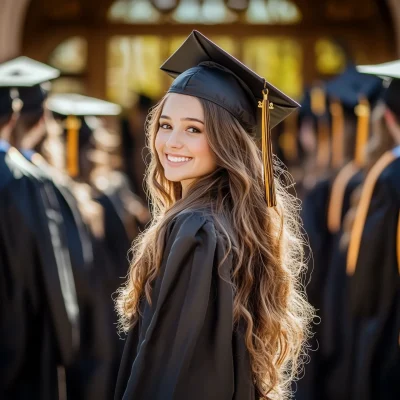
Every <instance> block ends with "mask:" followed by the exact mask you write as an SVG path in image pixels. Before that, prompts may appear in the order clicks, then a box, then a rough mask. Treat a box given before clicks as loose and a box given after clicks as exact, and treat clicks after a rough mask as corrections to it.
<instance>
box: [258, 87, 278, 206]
mask: <svg viewBox="0 0 400 400" xmlns="http://www.w3.org/2000/svg"><path fill="white" fill-rule="evenodd" d="M262 94H263V100H262V102H259V103H258V106H259V107H261V109H262V120H261V129H262V139H261V140H262V147H261V149H262V159H263V167H264V183H265V195H266V201H267V205H268V207H275V206H276V194H275V182H274V166H273V158H272V157H273V156H272V140H271V128H270V112H269V110H273V109H274V104H273V103H271V102H270V101H269V99H268V89H264V90H263V92H262Z"/></svg>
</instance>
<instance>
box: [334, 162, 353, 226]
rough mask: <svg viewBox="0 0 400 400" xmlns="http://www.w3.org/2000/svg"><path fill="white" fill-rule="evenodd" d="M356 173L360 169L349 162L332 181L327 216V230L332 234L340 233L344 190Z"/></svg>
mask: <svg viewBox="0 0 400 400" xmlns="http://www.w3.org/2000/svg"><path fill="white" fill-rule="evenodd" d="M358 171H360V169H359V168H358V167H357V166H356V165H355V164H354V162H353V161H350V162H349V163H348V164H346V165H345V166H344V167H343V168H342V169H341V170H340V171H339V173H338V174H337V175H336V178H335V180H334V181H333V184H332V190H331V195H330V198H329V205H328V216H327V226H328V230H329V232H330V233H332V234H335V233H338V232H339V231H340V228H341V226H342V212H343V201H344V195H345V192H346V188H347V185H348V184H349V182H350V179H351V178H352V177H353V176H354V175H355V174H356V173H357V172H358Z"/></svg>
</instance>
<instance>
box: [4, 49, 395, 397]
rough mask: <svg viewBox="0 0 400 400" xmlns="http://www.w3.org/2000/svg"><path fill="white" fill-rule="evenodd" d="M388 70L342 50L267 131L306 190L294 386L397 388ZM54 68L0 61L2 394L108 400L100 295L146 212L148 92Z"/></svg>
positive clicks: (108, 294)
mask: <svg viewBox="0 0 400 400" xmlns="http://www.w3.org/2000/svg"><path fill="white" fill-rule="evenodd" d="M371 68H372V67H371ZM393 71H394V72H393ZM398 71H400V62H397V63H394V64H392V66H391V67H390V66H389V67H388V68H386V69H385V70H378V71H376V70H374V69H373V68H372V69H371V70H370V71H369V70H368V68H367V69H366V70H365V71H359V70H357V69H356V67H355V66H354V65H351V64H349V65H348V66H347V68H346V70H345V71H344V72H343V73H342V74H341V75H339V76H337V77H335V78H332V79H331V80H329V81H325V82H316V83H315V84H314V85H313V86H311V87H309V88H307V90H306V91H305V93H304V98H303V100H302V102H301V105H302V107H301V109H300V111H299V113H297V114H293V115H292V116H291V117H290V118H288V119H287V120H286V121H285V123H284V124H282V126H280V127H278V128H277V129H276V130H275V131H274V132H273V135H274V136H273V139H274V146H275V153H276V154H277V156H278V158H279V159H280V160H281V161H282V162H283V164H284V165H285V166H286V167H287V169H288V171H289V172H290V173H291V174H292V176H293V178H294V182H295V185H291V186H290V189H291V190H292V191H293V193H294V194H296V195H298V196H299V197H301V198H302V200H303V206H302V218H303V221H304V228H305V233H306V235H307V240H308V241H309V244H310V246H309V247H308V246H306V252H307V257H308V264H309V268H308V271H307V273H306V282H305V284H306V288H307V294H308V297H309V300H310V302H311V303H312V304H313V306H314V307H315V308H316V309H317V314H318V316H319V321H318V323H317V324H316V325H315V335H314V337H313V339H312V341H311V343H310V344H309V347H310V352H309V355H308V357H309V362H308V363H307V364H306V367H305V371H304V374H303V377H302V379H300V380H299V381H298V382H296V384H295V387H294V390H295V391H296V394H295V397H296V399H298V400H303V399H305V400H313V399H318V400H319V399H335V400H347V399H362V400H368V399H385V400H386V399H398V398H400V389H399V385H398V383H397V378H398V377H399V376H400V350H399V328H400V312H399V311H400V310H399V298H400V296H399V271H400V222H399V210H400V178H399V177H400V158H399V157H400V150H399V147H397V146H399V145H400V107H399V104H400V85H399V82H400V73H399V72H398ZM364 72H366V73H364ZM396 74H397V75H396ZM57 76H58V72H57V70H55V69H54V68H51V67H48V66H46V65H44V64H41V63H37V62H35V61H33V60H30V59H28V58H26V57H20V58H18V59H15V60H11V61H9V62H7V63H5V64H3V65H0V310H1V314H0V335H1V336H0V354H1V357H0V367H1V374H0V398H1V399H13V400H14V399H28V398H29V399H40V400H46V399H55V398H58V399H74V400H75V399H77V400H79V399H82V400H91V399H93V400H94V399H96V400H101V399H112V398H113V391H114V386H115V381H116V376H117V372H118V366H119V362H120V358H121V354H122V348H123V344H124V341H123V340H121V339H120V338H119V336H118V326H117V319H116V313H115V310H114V303H113V299H112V296H113V294H114V293H115V292H116V290H117V289H118V288H119V287H120V286H121V284H122V283H123V282H124V279H125V277H126V274H127V271H128V267H129V260H128V252H129V249H130V247H131V243H132V241H133V240H134V239H135V238H136V237H137V235H138V234H140V232H141V231H142V230H143V229H144V228H145V226H146V224H147V223H148V221H149V219H150V212H149V206H148V204H147V199H146V193H145V188H144V186H143V178H144V174H145V165H146V164H145V160H146V146H145V142H146V137H145V133H144V124H145V121H146V116H147V113H148V111H149V109H150V108H151V107H152V105H153V101H152V100H151V99H150V98H148V97H146V96H144V95H139V96H138V100H137V103H136V105H135V107H134V108H133V109H132V110H130V111H129V113H127V114H124V115H122V116H121V115H120V113H121V109H120V107H119V106H118V105H116V104H112V103H109V102H105V101H102V100H99V99H94V98H90V97H86V96H82V95H77V94H76V95H74V94H64V95H63V94H51V87H50V86H48V82H49V81H51V80H52V79H54V78H56V77H57Z"/></svg>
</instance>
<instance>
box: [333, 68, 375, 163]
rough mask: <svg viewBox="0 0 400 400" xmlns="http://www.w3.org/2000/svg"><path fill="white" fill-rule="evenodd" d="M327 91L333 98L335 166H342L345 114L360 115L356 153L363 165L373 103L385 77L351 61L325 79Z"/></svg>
mask: <svg viewBox="0 0 400 400" xmlns="http://www.w3.org/2000/svg"><path fill="white" fill-rule="evenodd" d="M325 91H326V94H327V95H328V97H329V100H330V102H331V114H332V140H333V143H332V144H333V146H332V150H333V152H332V158H333V159H332V162H333V164H334V166H335V167H338V166H340V165H341V164H342V160H343V154H342V152H343V147H344V143H343V142H344V137H343V135H344V124H345V120H344V115H347V116H348V117H350V118H352V117H354V119H356V118H357V134H356V142H355V153H354V157H355V162H356V164H357V165H359V166H362V165H364V161H365V160H364V158H365V146H366V144H367V141H368V137H369V116H370V107H371V106H373V105H374V104H375V102H376V101H377V100H378V99H379V97H380V95H381V93H382V81H381V80H380V79H379V78H377V77H376V76H372V75H365V74H361V73H360V72H358V71H357V68H356V67H355V66H354V65H349V66H348V67H347V68H346V70H345V71H344V72H343V73H342V74H340V75H339V76H337V77H336V78H334V79H331V80H330V81H328V82H326V84H325ZM335 160H336V162H335Z"/></svg>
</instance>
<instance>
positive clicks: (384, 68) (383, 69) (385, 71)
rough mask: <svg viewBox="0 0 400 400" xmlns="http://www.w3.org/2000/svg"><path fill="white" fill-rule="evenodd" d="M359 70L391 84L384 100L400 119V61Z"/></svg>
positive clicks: (360, 67) (358, 67)
mask: <svg viewBox="0 0 400 400" xmlns="http://www.w3.org/2000/svg"><path fill="white" fill-rule="evenodd" d="M357 70H358V71H359V72H361V73H363V74H369V75H376V76H379V77H380V78H382V79H384V80H386V81H388V82H389V84H388V86H387V89H386V90H385V92H384V94H383V96H382V99H383V101H384V102H385V104H386V105H387V106H388V107H389V108H390V110H391V111H393V113H394V114H396V116H397V117H398V118H400V101H399V99H400V60H397V61H391V62H387V63H384V64H377V65H360V66H357Z"/></svg>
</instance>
